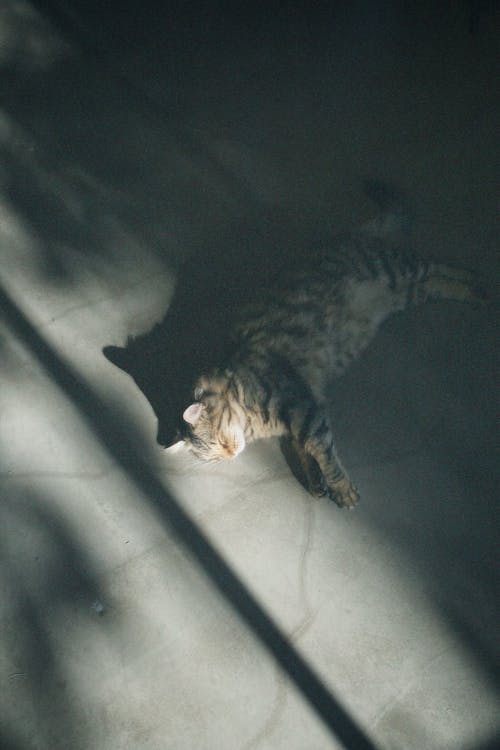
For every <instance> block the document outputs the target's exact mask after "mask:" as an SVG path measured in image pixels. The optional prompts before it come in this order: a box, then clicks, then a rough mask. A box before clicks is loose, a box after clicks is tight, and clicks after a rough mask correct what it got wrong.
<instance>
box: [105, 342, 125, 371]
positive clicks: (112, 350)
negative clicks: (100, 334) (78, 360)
mask: <svg viewBox="0 0 500 750" xmlns="http://www.w3.org/2000/svg"><path fill="white" fill-rule="evenodd" d="M102 353H103V354H104V356H105V357H106V359H107V360H109V361H110V362H111V363H112V364H113V365H116V367H119V368H120V369H121V370H125V372H128V369H129V367H130V361H129V353H128V349H127V348H126V347H122V346H105V347H104V349H103V350H102Z"/></svg>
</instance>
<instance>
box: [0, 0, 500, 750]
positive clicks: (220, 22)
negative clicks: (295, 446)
mask: <svg viewBox="0 0 500 750" xmlns="http://www.w3.org/2000/svg"><path fill="white" fill-rule="evenodd" d="M74 5H75V7H76V12H75V14H74V15H70V16H67V15H65V14H64V13H62V14H60V13H59V12H58V9H59V10H60V7H61V6H60V5H59V4H57V3H35V4H34V5H31V4H30V3H28V2H20V1H19V2H18V1H16V0H6V1H5V2H4V3H3V4H2V8H1V9H0V68H1V71H0V73H1V76H2V89H3V91H4V96H3V102H2V105H1V109H0V147H1V150H2V160H1V163H0V188H1V193H0V257H1V263H0V283H1V288H0V294H1V309H2V313H3V314H2V318H1V320H0V334H1V338H0V366H1V373H2V374H1V389H0V462H1V467H0V494H1V504H0V513H1V521H0V539H1V545H2V558H1V564H0V581H1V590H2V595H1V599H0V616H1V619H0V665H1V667H0V721H1V724H0V726H1V729H0V745H1V746H2V748H9V749H10V750H128V749H129V748H138V750H326V749H327V748H340V747H348V748H350V749H351V750H357V748H361V747H366V748H369V747H372V746H373V747H377V748H379V749H380V750H383V749H384V750H480V749H482V750H486V749H487V748H489V749H491V750H493V748H494V747H497V744H496V741H497V740H498V737H499V734H498V733H499V732H500V723H499V720H498V670H497V668H496V667H497V665H498V656H499V642H498V635H497V630H498V553H497V549H498V544H497V538H498V521H497V519H498V513H497V500H498V479H499V476H498V473H499V472H498V466H499V460H498V458H499V456H498V431H497V427H496V423H495V417H496V414H497V413H498V397H497V388H496V382H497V378H496V374H497V372H498V346H497V344H498V328H497V319H498V318H497V313H498V305H495V304H492V305H490V306H489V307H487V308H485V309H473V308H469V307H462V306H460V305H455V304H453V303H445V302H442V303H433V304H432V305H429V306H428V307H426V308H422V309H418V310H414V311H411V312H409V313H407V314H405V315H401V316H399V317H395V318H393V319H392V320H390V321H389V322H388V323H387V324H386V325H385V326H384V328H383V330H382V331H381V332H380V335H379V337H378V338H377V340H376V342H375V343H374V344H373V345H372V346H371V348H370V349H369V351H367V353H366V355H365V356H364V357H363V358H362V359H361V360H360V361H359V362H358V363H356V365H355V366H354V367H353V368H352V371H351V373H350V374H349V375H348V376H346V377H344V378H343V379H342V380H340V381H339V382H338V384H337V386H336V388H335V389H334V392H333V394H332V413H333V416H334V420H335V429H336V434H337V442H338V447H339V451H340V453H341V454H342V456H343V457H344V461H345V464H346V466H347V467H348V469H349V471H350V473H351V474H352V476H353V477H354V478H355V481H356V483H357V485H358V486H359V489H360V491H361V495H362V502H361V504H360V505H359V507H358V508H357V509H356V510H355V511H353V512H345V511H341V510H339V509H338V508H337V507H335V506H334V505H333V504H331V503H329V502H327V501H326V500H322V501H314V500H312V498H311V497H310V496H309V495H308V494H307V492H306V491H305V490H304V489H303V488H302V486H301V485H300V484H299V483H298V482H297V480H296V479H295V478H294V476H293V475H292V473H291V471H290V469H289V467H288V465H287V462H286V460H285V458H284V456H283V452H282V450H281V448H280V445H279V443H278V442H277V441H270V442H268V443H257V444H255V445H253V446H251V447H250V448H248V450H247V451H245V453H244V454H243V455H242V456H240V457H238V459H237V460H236V461H234V462H230V463H227V464H224V465H218V466H216V467H211V466H210V467H207V466H205V465H201V464H200V465H199V464H193V462H192V461H190V460H188V458H186V456H185V455H183V454H182V453H179V454H173V455H170V454H166V453H165V452H164V451H162V449H161V448H160V447H159V446H158V445H157V444H156V440H155V438H156V430H157V420H156V416H155V413H154V411H153V409H152V408H151V405H150V404H149V403H148V401H147V399H146V398H145V396H144V395H143V394H142V393H141V391H140V390H139V389H138V388H137V386H136V385H135V384H134V382H133V381H132V379H131V378H129V377H128V376H127V375H126V374H125V373H123V372H121V371H120V370H118V369H117V368H116V367H113V366H112V365H111V364H110V363H109V362H108V361H107V360H106V359H105V358H104V356H103V355H102V352H101V350H102V348H103V346H105V345H108V344H117V345H120V344H123V343H124V342H125V340H126V339H127V336H129V335H133V334H139V333H142V332H145V331H147V330H148V329H149V328H151V326H152V325H153V324H155V323H156V322H158V321H159V320H161V318H162V316H163V315H164V314H165V311H166V310H167V308H168V305H169V301H170V300H171V299H172V295H173V290H174V288H175V285H176V281H177V279H178V277H179V273H180V271H179V269H180V263H181V261H182V260H183V259H184V258H186V257H187V256H189V255H194V257H196V258H198V259H199V264H200V266H201V269H202V271H203V269H204V267H206V268H207V272H208V270H209V269H210V267H211V264H212V257H215V255H217V257H218V258H219V259H220V258H221V257H222V258H223V259H224V258H229V257H230V258H231V259H232V261H233V264H232V266H231V267H232V268H234V267H235V266H234V261H235V260H236V265H237V263H238V262H239V257H240V253H241V255H242V256H243V249H242V248H246V249H247V252H248V251H249V252H252V247H253V246H255V244H256V243H257V244H258V243H259V242H260V241H261V240H262V238H263V237H264V238H265V239H266V241H267V240H269V237H270V236H271V234H272V238H273V239H272V241H271V245H270V246H272V247H274V246H275V244H278V245H280V247H281V248H283V247H285V248H286V249H287V251H288V248H289V252H290V254H291V255H293V254H294V253H295V252H297V248H298V247H299V246H302V245H304V243H305V245H306V246H307V243H308V242H314V241H316V238H317V237H318V236H320V237H321V238H322V240H323V238H324V237H325V236H328V235H329V234H332V233H336V232H338V231H342V230H346V229H348V228H349V227H351V226H354V225H355V224H357V223H358V221H364V220H366V219H367V218H369V217H370V215H371V212H372V206H371V205H370V203H369V201H368V199H367V198H366V197H365V196H364V195H363V193H362V181H363V179H364V178H365V177H370V176H376V177H378V178H381V179H386V180H388V181H390V182H391V183H393V184H396V185H398V186H399V187H400V188H401V189H403V190H405V191H406V193H407V194H408V195H409V196H410V199H411V204H412V207H413V210H414V214H415V228H414V236H413V241H414V245H415V248H416V250H417V252H418V253H419V254H421V255H422V256H424V257H426V258H430V257H434V258H438V259H440V260H446V261H456V262H459V263H462V264H463V265H465V266H467V267H471V268H474V269H475V270H477V271H478V273H479V274H481V275H482V276H483V277H484V278H485V279H486V280H487V281H488V282H489V283H491V282H494V281H495V280H497V279H498V254H497V247H498V218H497V213H496V211H497V205H496V197H497V196H496V184H495V182H496V181H495V178H496V174H497V162H498V159H497V156H496V155H497V153H498V142H497V130H498V97H497V94H496V91H495V75H494V71H495V66H496V65H497V60H498V56H497V27H498V13H495V11H494V9H493V8H492V7H490V5H489V4H488V3H485V4H478V3H476V4H474V3H472V4H468V3H465V2H464V3H430V2H425V3H417V2H415V3H406V4H401V3H395V2H394V3H368V2H353V3H346V4H335V3H333V4H328V3H320V4H318V7H317V8H316V10H315V11H314V12H313V11H312V10H310V9H309V10H306V9H305V6H304V7H300V6H299V4H298V3H291V2H288V3H282V4H280V10H277V9H272V10H270V6H269V5H268V4H258V5H256V7H255V8H254V10H253V11H252V12H250V11H248V10H247V11H245V13H243V15H242V16H241V17H238V14H237V13H236V11H234V9H233V11H232V12H228V13H227V14H226V15H225V16H224V15H223V13H222V11H221V10H220V9H219V15H217V14H216V13H215V11H214V14H213V15H211V14H210V6H203V8H204V10H203V9H202V8H201V6H200V8H198V10H197V11H196V12H194V11H192V10H191V13H192V15H191V16H190V15H189V12H188V11H186V12H185V13H184V15H183V14H180V15H179V14H173V15H171V17H170V18H169V19H167V17H166V16H167V11H166V10H165V8H166V7H167V6H165V8H164V10H163V11H162V12H158V10H157V9H156V11H154V12H153V9H152V6H151V7H150V6H149V5H148V4H147V3H146V4H145V5H143V6H141V8H138V7H137V6H135V7H134V9H133V10H131V11H128V15H127V13H125V11H124V12H123V13H118V12H116V18H114V19H113V15H112V13H113V12H114V11H113V12H112V11H111V9H110V8H107V10H106V11H102V10H101V11H100V12H96V14H95V15H93V13H92V9H93V8H94V4H92V3H91V4H90V5H88V6H85V7H86V10H85V8H84V5H85V4H78V3H74ZM479 6H481V7H482V13H481V14H480V15H479V16H474V15H473V16H472V21H471V17H470V11H471V8H473V7H479ZM483 6H484V7H483ZM82 8H84V10H83V11H82ZM155 13H156V15H155ZM68 19H69V20H68ZM75 19H76V20H75ZM214 19H215V20H214ZM252 243H253V244H252ZM249 248H250V249H249ZM236 273H237V272H236ZM202 275H203V274H202ZM197 304H198V302H197V299H196V298H194V299H193V314H194V316H195V318H196V311H197ZM179 346H180V344H179ZM165 388H166V389H168V382H166V383H165ZM183 512H185V513H186V514H187V519H188V520H186V518H185V516H184V515H183ZM190 520H191V521H192V522H194V526H193V525H191V524H190ZM197 530H199V532H200V533H201V534H202V535H203V536H202V537H200V536H197ZM200 539H201V541H200ZM203 540H209V542H210V545H211V547H206V546H204V544H205V542H204V541H203ZM211 550H215V554H213V553H212V551H211ZM217 555H220V556H221V557H222V560H223V561H225V563H226V564H227V566H229V569H230V570H231V571H232V572H233V573H234V575H235V576H236V578H233V577H232V576H231V574H230V573H229V572H228V571H227V570H226V569H225V568H224V565H223V563H221V561H220V558H219V557H218V556H217ZM241 584H243V586H244V589H243V588H241V587H240V585H241ZM273 623H274V625H275V626H276V627H277V628H279V632H280V633H281V634H282V636H283V637H284V640H283V641H279V639H278V641H277V640H276V639H274V640H273V634H274V635H275V634H276V631H275V630H274V629H273V628H274V625H273ZM277 643H280V644H281V646H280V647H279V648H278V647H277V646H276V644H277ZM273 644H274V646H273ZM273 648H274V652H273ZM287 665H288V669H287ZM316 680H317V681H316ZM322 690H323V692H322ZM323 698H324V699H325V700H324V701H323V702H322V700H323ZM363 743H364V744H363Z"/></svg>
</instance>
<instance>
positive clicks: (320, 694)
mask: <svg viewBox="0 0 500 750" xmlns="http://www.w3.org/2000/svg"><path fill="white" fill-rule="evenodd" d="M0 310H1V311H2V313H3V316H4V318H5V321H6V323H7V324H8V325H9V326H10V328H11V330H12V331H13V333H14V334H15V335H16V336H17V337H18V339H19V341H20V342H22V343H23V344H24V346H26V347H27V348H28V349H29V350H30V351H31V353H32V354H33V355H34V357H35V358H36V359H37V360H38V362H39V363H40V364H41V365H42V367H43V368H44V369H45V371H46V372H47V374H48V375H49V376H50V377H51V378H52V380H53V382H54V383H55V384H57V386H58V387H59V388H60V389H61V391H62V392H63V393H64V394H65V396H66V397H67V398H68V399H70V400H71V401H72V403H73V404H74V405H75V406H76V407H77V408H78V409H79V411H80V413H81V416H82V418H83V419H84V420H85V421H86V423H87V424H88V425H89V427H90V428H91V429H92V430H93V433H94V434H95V436H96V438H97V439H98V441H99V442H100V444H101V445H102V446H103V447H104V449H105V450H106V451H107V452H108V453H109V455H111V456H112V457H113V458H114V459H115V460H116V461H117V463H118V464H119V465H120V466H121V467H122V469H123V470H124V471H125V472H126V474H127V476H128V478H129V479H130V480H131V481H132V482H133V483H134V484H135V485H136V487H137V488H138V490H139V491H140V492H141V494H143V495H144V496H145V497H146V498H147V499H148V501H149V502H150V503H151V505H152V506H153V507H154V508H155V510H156V511H157V512H158V514H159V516H160V517H161V518H162V521H163V523H164V524H165V525H166V526H167V527H168V528H169V530H170V531H171V532H173V533H174V534H175V536H176V538H177V539H178V540H179V541H180V542H181V543H182V544H183V545H184V547H185V548H186V549H187V550H188V552H190V553H191V555H192V556H193V557H194V558H195V559H196V561H197V562H198V564H199V565H200V567H201V568H202V570H203V572H204V573H205V575H206V576H207V577H208V578H209V580H210V581H211V583H212V585H213V586H214V588H215V589H217V590H218V591H219V592H220V593H221V594H222V596H223V597H224V598H225V599H226V600H227V601H228V602H229V603H230V604H231V605H232V607H233V608H234V610H235V611H236V613H237V614H238V615H239V617H240V618H241V620H243V622H244V623H245V624H246V625H247V627H248V628H249V629H250V630H251V632H252V633H253V634H254V635H255V636H256V637H257V638H258V640H259V641H260V642H261V644H262V645H263V646H265V648H266V649H267V650H268V652H269V653H270V655H271V656H272V657H274V659H275V660H276V662H277V663H278V664H279V665H280V667H281V668H282V670H283V671H284V672H285V673H286V674H287V675H288V677H289V678H290V679H291V680H292V682H293V683H294V684H295V686H296V688H297V689H298V690H299V691H300V692H301V694H302V696H303V697H304V698H305V699H306V701H307V702H308V703H309V704H310V706H311V707H312V708H313V709H314V711H315V712H316V714H317V715H318V716H319V718H320V719H321V720H322V721H323V723H324V724H325V725H326V727H327V728H328V729H329V730H330V732H331V734H332V735H333V736H335V737H337V739H338V740H340V742H341V743H342V744H343V745H344V747H346V748H348V750H375V745H374V744H373V743H372V742H371V740H370V739H369V738H368V737H367V736H366V735H365V733H364V732H363V731H362V729H361V728H360V727H359V726H358V725H357V724H356V722H355V721H354V720H353V719H352V718H351V716H350V715H349V714H348V712H347V711H346V710H345V709H344V708H343V707H342V705H341V704H340V703H339V702H338V700H337V699H336V698H335V697H334V696H333V695H332V693H331V692H330V691H329V690H328V688H327V687H326V685H325V684H324V682H323V681H322V680H321V679H320V677H319V676H318V675H317V674H316V673H315V672H314V670H313V669H312V668H311V667H310V666H309V665H308V663H307V661H306V660H305V659H304V658H303V657H302V656H301V655H300V654H299V653H298V652H297V651H296V650H295V648H294V647H293V646H292V645H291V644H290V642H289V641H288V640H287V638H286V637H285V635H284V634H283V633H282V632H281V630H280V629H279V628H278V626H277V625H276V623H275V622H274V621H273V619H272V618H271V617H270V616H269V615H268V614H267V613H266V612H265V610H264V609H263V608H262V607H261V605H260V604H259V603H258V601H257V600H256V599H255V598H254V597H253V596H252V594H251V593H250V592H249V591H248V589H247V588H246V587H245V585H244V584H243V583H242V582H241V581H240V579H239V578H238V576H237V575H236V574H235V573H234V572H233V571H232V569H231V567H230V566H229V565H228V563H227V562H226V561H225V560H224V559H223V557H222V556H221V555H220V553H219V552H217V550H216V549H215V548H214V547H213V546H212V545H211V544H210V542H209V541H208V539H207V538H206V537H205V535H204V534H203V532H202V531H201V530H200V529H199V528H198V526H197V525H196V523H195V522H194V521H193V520H191V518H190V517H189V516H188V514H187V513H186V512H185V511H184V510H183V509H182V508H181V506H180V505H179V503H178V502H177V501H176V500H175V499H174V498H173V497H172V496H171V495H170V493H169V492H168V491H167V490H166V489H165V487H164V486H163V485H162V483H161V482H160V480H159V479H158V478H157V477H156V476H155V475H154V473H153V472H152V470H151V469H150V467H149V466H148V465H147V464H146V463H145V462H144V461H142V460H141V458H140V456H139V455H138V454H137V452H136V451H135V449H134V448H133V447H132V445H131V444H130V443H129V442H128V441H127V438H126V433H125V431H123V430H120V431H119V434H117V427H116V420H115V419H114V418H112V417H111V414H110V411H109V409H108V408H107V407H106V405H105V404H104V403H103V402H102V400H101V399H100V398H99V396H98V395H97V394H96V393H94V391H93V389H92V388H91V386H90V385H88V384H87V383H86V382H85V381H84V379H83V378H82V377H81V376H80V375H79V374H78V373H77V372H76V371H75V370H74V369H73V368H72V367H71V365H70V364H69V363H66V362H65V361H64V360H63V358H62V357H61V356H60V355H59V354H57V353H56V352H54V351H53V349H52V347H51V346H50V345H49V344H48V343H47V342H46V341H45V340H44V338H43V337H42V336H41V335H40V333H39V332H38V331H37V330H36V329H35V328H34V326H33V325H32V324H31V323H30V321H29V320H28V318H27V317H26V316H25V315H24V313H23V312H22V311H21V310H20V308H19V307H18V306H17V304H16V303H15V302H14V300H13V299H12V298H11V297H10V296H9V294H8V293H7V292H6V291H5V289H4V288H3V287H2V286H1V285H0ZM117 438H119V439H117Z"/></svg>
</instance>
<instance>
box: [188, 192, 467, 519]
mask: <svg viewBox="0 0 500 750" xmlns="http://www.w3.org/2000/svg"><path fill="white" fill-rule="evenodd" d="M370 191H371V194H372V197H374V198H375V199H376V200H377V201H378V203H379V204H380V205H382V206H383V207H384V208H385V209H386V212H385V215H384V216H383V217H381V218H380V219H378V220H375V221H373V222H371V223H370V224H368V225H366V226H364V227H362V228H361V229H359V230H357V231H355V232H353V233H351V234H349V235H345V236H340V237H338V238H336V239H335V240H333V241H332V243H331V246H330V247H329V248H328V249H327V250H319V251H317V252H315V253H314V254H311V255H310V256H309V258H308V262H307V264H303V265H302V266H301V267H300V268H294V269H290V270H287V271H283V272H282V273H281V274H280V276H279V277H278V278H277V279H275V280H274V281H273V283H272V284H271V285H269V286H268V288H266V289H265V290H259V299H258V301H256V302H254V303H250V304H247V305H245V306H244V307H243V308H242V309H241V310H240V311H239V313H238V315H237V317H236V319H235V320H234V321H233V323H232V331H231V339H232V344H233V346H232V351H231V352H230V353H229V354H228V356H227V358H226V359H225V361H224V362H221V363H220V366H218V367H216V368H215V369H213V370H210V371H207V372H203V373H201V374H200V375H199V377H198V380H197V382H196V383H195V385H194V388H193V390H192V402H191V403H190V404H188V405H185V406H186V408H185V409H184V412H183V414H182V423H181V425H180V432H179V436H180V438H181V439H182V440H183V441H184V442H185V444H186V445H187V446H188V447H189V448H190V450H191V451H192V452H193V453H194V454H195V456H197V457H198V458H200V459H203V460H205V461H219V460H221V459H232V458H235V457H236V456H237V455H238V454H240V453H241V452H242V451H243V450H244V448H245V446H246V445H247V443H250V442H252V441H253V440H256V439H258V438H267V437H271V436H278V435H286V436H289V438H291V441H292V445H293V447H294V449H295V452H296V454H297V456H298V458H299V461H300V465H301V467H302V469H303V471H304V474H305V476H306V479H307V482H308V485H309V489H310V492H311V494H312V495H313V496H315V497H321V496H323V495H327V496H328V497H329V498H331V499H332V500H334V501H335V502H336V503H337V505H339V506H341V507H348V508H350V507H352V506H354V505H355V504H356V502H357V501H358V499H359V496H358V491H357V489H356V487H355V486H354V484H353V482H352V481H351V479H350V478H349V476H348V474H347V472H346V471H345V469H344V467H343V466H342V464H341V462H340V460H339V458H338V456H337V453H336V450H335V446H334V438H333V431H332V425H331V423H330V418H329V414H328V409H327V408H326V394H327V387H328V385H329V384H330V382H331V380H332V379H333V378H335V377H336V376H338V375H341V374H342V373H343V372H344V371H345V370H346V368H347V367H348V365H349V364H350V363H351V362H352V361H353V360H354V359H355V358H356V357H357V356H358V355H359V354H360V353H361V352H362V351H363V350H364V349H365V348H366V347H367V346H368V344H369V343H370V341H371V340H372V338H373V337H374V335H375V333H376V331H377V329H378V328H379V326H380V324H381V323H382V322H383V321H384V320H385V319H386V318H387V317H388V316H389V315H390V314H391V313H394V312H397V311H399V310H404V309H405V308H407V307H409V306H411V305H415V304H419V303H422V302H425V301H426V300H430V299H449V300H456V301H460V302H465V301H471V302H472V301H475V300H480V299H481V294H480V293H479V292H478V290H477V287H476V284H475V281H474V278H473V275H472V274H471V273H469V272H468V271H465V270H461V269H457V268H453V267H451V266H448V265H442V264H437V263H429V262H425V261H419V260H416V259H415V258H414V257H413V256H412V255H411V254H410V253H409V252H407V251H406V250H404V249H402V248H401V247H400V245H399V241H398V240H399V238H400V235H401V231H400V230H401V228H402V227H403V225H404V223H405V221H406V214H405V212H404V207H403V202H402V201H401V200H400V199H399V198H398V196H397V195H396V193H394V192H393V191H390V190H389V189H388V188H386V187H384V186H381V185H378V184H376V183H373V184H371V188H370Z"/></svg>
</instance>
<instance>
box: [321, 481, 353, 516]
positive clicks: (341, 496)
mask: <svg viewBox="0 0 500 750" xmlns="http://www.w3.org/2000/svg"><path fill="white" fill-rule="evenodd" d="M328 497H329V498H330V500H333V502H334V503H336V504H337V505H338V506H339V508H349V509H350V510H352V508H354V506H355V505H357V503H358V502H359V492H358V490H357V489H356V487H355V486H354V485H353V484H352V482H349V481H345V482H339V483H337V484H335V485H330V486H329V487H328Z"/></svg>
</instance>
